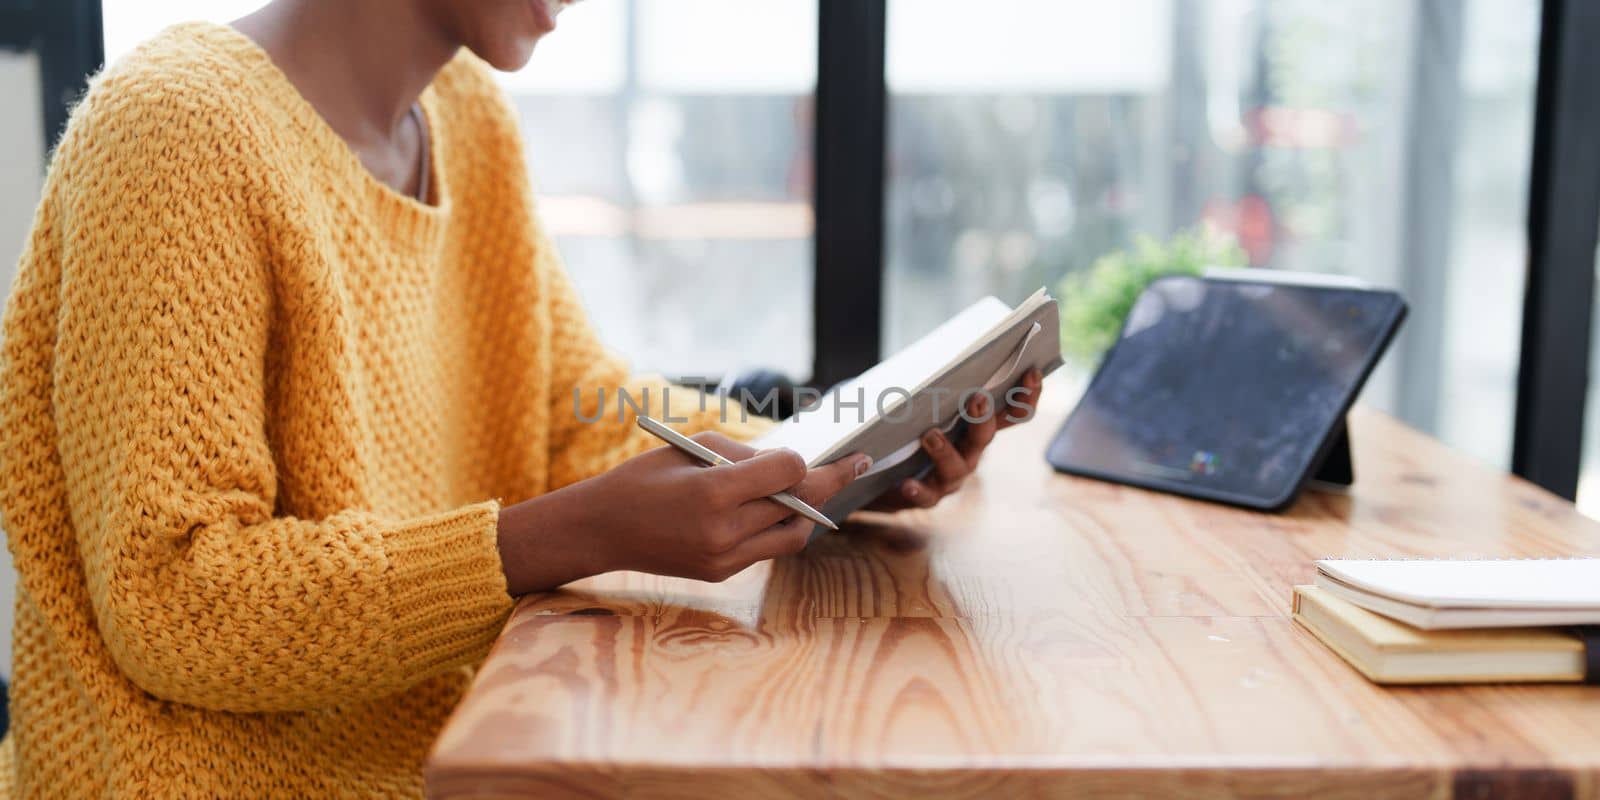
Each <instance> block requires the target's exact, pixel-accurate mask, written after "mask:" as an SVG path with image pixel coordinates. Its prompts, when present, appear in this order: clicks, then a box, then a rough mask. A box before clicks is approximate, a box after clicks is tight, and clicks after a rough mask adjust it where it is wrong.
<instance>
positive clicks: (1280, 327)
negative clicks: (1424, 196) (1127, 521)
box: [1048, 276, 1406, 510]
mask: <svg viewBox="0 0 1600 800" xmlns="http://www.w3.org/2000/svg"><path fill="white" fill-rule="evenodd" d="M1405 313H1406V305H1405V302H1404V301H1403V300H1401V299H1400V296H1399V295H1397V294H1395V293H1394V292H1390V291H1382V290H1374V289H1368V288H1361V287H1354V286H1318V285H1296V284H1291V283H1279V282H1275V281H1271V280H1260V279H1238V278H1228V279H1219V278H1212V277H1207V278H1195V277H1188V276H1183V277H1168V278H1162V279H1159V280H1156V281H1154V282H1152V283H1151V284H1150V285H1149V286H1148V287H1146V289H1145V290H1144V292H1143V293H1141V294H1140V295H1139V298H1138V299H1137V300H1136V301H1135V302H1134V305H1133V308H1132V310H1130V311H1129V312H1128V316H1127V319H1126V320H1125V321H1124V323H1123V328H1122V333H1121V336H1120V337H1119V338H1118V340H1117V343H1116V344H1115V345H1113V346H1112V348H1111V351H1110V352H1109V353H1107V354H1106V356H1105V359H1104V360H1103V361H1102V362H1101V364H1100V368H1099V370H1098V371H1096V373H1095V375H1094V378H1093V379H1092V380H1091V381H1090V383H1089V388H1088V389H1087V391H1086V392H1085V393H1084V396H1083V399H1082V400H1080V401H1079V403H1078V406H1077V408H1076V409H1074V410H1073V412H1072V414H1071V416H1069V417H1068V418H1067V421H1066V423H1065V424H1064V425H1063V426H1062V428H1061V431H1060V432H1059V433H1058V434H1056V438H1055V440H1054V441H1053V442H1052V443H1051V445H1050V450H1049V453H1048V457H1049V460H1050V463H1051V465H1053V466H1054V467H1055V468H1056V469H1058V470H1060V471H1062V472H1068V473H1072V474H1076V475H1084V476H1088V477H1093V478H1101V479H1104V480H1110V481H1116V482H1119V483H1125V484H1131V485H1134V486H1141V487H1145V488H1149V489H1157V490H1161V491H1167V492H1175V493H1177V494H1183V495H1188V496H1191V497H1198V498H1202V499H1207V500H1215V501H1219V502H1224V503H1230V504H1234V505H1239V506H1245V507H1249V508H1258V509H1266V510H1276V509H1279V508H1282V507H1283V506H1286V505H1288V504H1289V502H1290V501H1292V500H1293V499H1294V498H1295V496H1296V495H1298V494H1299V492H1300V490H1301V488H1302V487H1303V486H1304V485H1305V484H1306V482H1307V480H1308V479H1309V478H1310V477H1311V474H1312V472H1313V471H1314V470H1315V469H1316V468H1317V466H1318V465H1319V464H1320V463H1321V461H1322V460H1323V458H1324V457H1325V456H1326V455H1327V453H1328V451H1329V450H1330V449H1331V448H1333V446H1334V445H1335V443H1336V440H1337V439H1338V438H1339V437H1340V436H1342V434H1343V423H1344V415H1345V412H1346V411H1348V410H1349V408H1350V405H1351V403H1353V402H1354V401H1355V398H1356V395H1357V394H1358V393H1359V392H1360V390H1361V386H1362V384H1363V383H1365V382H1366V379H1367V376H1368V375H1369V374H1371V372H1372V369H1373V367H1374V366H1375V365H1376V364H1377V362H1378V359H1379V357H1380V356H1382V355H1383V352H1384V349H1385V348H1387V347H1388V344H1389V341H1390V340H1391V339H1392V338H1393V337H1394V334H1395V331H1396V330H1397V329H1398V328H1399V327H1400V322H1401V320H1402V319H1404V317H1405Z"/></svg>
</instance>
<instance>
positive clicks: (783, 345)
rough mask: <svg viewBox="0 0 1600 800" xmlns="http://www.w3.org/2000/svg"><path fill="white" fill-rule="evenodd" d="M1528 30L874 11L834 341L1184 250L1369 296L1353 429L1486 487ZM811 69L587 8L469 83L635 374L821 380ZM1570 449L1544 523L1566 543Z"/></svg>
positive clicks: (714, 25)
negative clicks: (498, 103) (1376, 308)
mask: <svg viewBox="0 0 1600 800" xmlns="http://www.w3.org/2000/svg"><path fill="white" fill-rule="evenodd" d="M61 1H62V3H63V5H64V6H71V7H74V8H76V9H78V10H79V14H80V16H84V15H88V14H97V15H98V17H97V19H96V21H97V22H98V23H99V25H100V26H101V31H102V32H103V48H104V50H103V56H104V58H106V59H108V60H115V59H116V58H118V57H119V56H120V55H122V54H124V53H126V52H127V51H128V50H129V49H130V48H131V47H133V46H134V45H135V44H136V43H137V42H138V41H139V40H141V39H143V38H146V37H148V36H150V35H153V34H154V33H156V32H158V31H159V30H160V29H161V28H163V27H165V26H166V25H169V24H171V23H174V22H178V21H182V20H186V19H209V20H213V21H219V22H222V21H227V20H230V19H234V18H236V17H239V16H241V15H243V14H246V13H248V12H250V11H251V10H253V9H255V8H256V7H258V6H259V5H261V4H262V3H261V2H259V0H204V1H201V0H185V1H183V2H159V1H157V0H104V2H85V0H61ZM4 2H9V3H11V4H13V5H15V4H17V3H18V2H19V0H0V3H4ZM27 5H28V3H27V2H22V6H27ZM821 5H826V3H825V2H824V3H822V4H821ZM866 5H868V6H872V5H874V3H867V4H866ZM1554 5H1560V3H1554ZM1551 6H1552V2H1551V0H1546V2H1544V3H1541V2H1539V0H1342V2H1338V3H1328V2H1325V1H1323V0H1120V2H1115V3H1110V2H1103V1H1101V0H985V1H984V2H982V3H973V2H970V0H967V1H965V2H958V1H957V0H887V3H886V6H883V8H884V11H883V22H882V35H881V44H880V45H879V46H881V48H882V50H881V52H882V59H883V75H882V78H883V81H884V85H885V87H886V92H887V95H886V101H885V103H884V104H883V106H882V112H883V114H884V121H885V125H886V134H885V140H884V143H883V147H882V151H883V153H882V154H883V158H882V166H883V170H884V175H883V182H882V204H883V213H882V220H881V228H880V229H879V230H880V231H881V236H882V247H881V264H879V263H878V262H876V261H874V262H871V267H872V268H875V269H878V270H881V285H882V301H881V303H878V304H877V306H878V307H877V308H875V309H868V310H867V312H866V314H865V318H864V319H863V320H859V321H853V322H852V323H851V324H857V322H859V324H864V325H868V326H871V327H873V328H875V333H876V335H877V337H878V342H877V347H878V349H880V350H881V351H883V352H885V353H887V352H891V351H893V350H894V349H896V348H898V347H901V346H903V345H905V344H907V343H909V342H910V341H912V340H914V339H915V338H916V337H918V336H920V335H921V334H923V333H925V332H927V331H928V330H930V329H931V328H933V327H934V326H935V325H936V324H938V323H939V322H941V321H943V320H944V319H946V318H947V317H948V316H950V315H951V314H952V313H954V312H955V311H957V310H959V309H961V308H963V307H965V306H966V305H968V304H970V303H972V302H973V301H975V300H977V299H979V298H981V297H983V296H984V295H989V294H993V295H996V296H998V297H1000V298H1001V299H1002V300H1005V301H1007V302H1016V301H1019V300H1021V299H1022V298H1024V297H1025V296H1026V295H1028V294H1030V293H1031V292H1032V291H1033V290H1034V289H1035V288H1037V287H1039V286H1041V285H1046V286H1055V285H1057V284H1058V282H1060V281H1061V280H1062V279H1063V278H1064V277H1066V276H1069V275H1071V274H1074V273H1077V272H1081V271H1083V270H1085V269H1087V268H1089V267H1090V265H1092V264H1093V263H1094V262H1095V261H1096V260H1097V259H1099V258H1101V257H1103V256H1105V255H1106V254H1108V253H1112V252H1114V251H1118V250H1122V249H1126V248H1129V247H1131V246H1133V245H1134V244H1135V243H1136V242H1137V241H1138V240H1139V239H1140V238H1141V237H1149V238H1151V239H1154V240H1156V241H1158V242H1159V241H1164V240H1167V239H1169V238H1170V237H1172V236H1174V235H1177V234H1179V233H1181V232H1184V231H1190V230H1194V229H1197V228H1204V229H1207V230H1209V231H1212V232H1213V233H1215V234H1216V235H1218V236H1221V237H1223V238H1225V239H1227V240H1229V241H1230V242H1232V243H1234V244H1236V245H1237V251H1236V252H1237V253H1238V256H1239V258H1240V259H1241V260H1243V261H1244V262H1245V263H1248V264H1249V265H1251V266H1255V267H1262V268H1270V269H1289V270H1309V271H1314V272H1327V273H1339V274H1346V275H1353V276H1358V277H1361V278H1364V279H1366V280H1368V281H1370V282H1372V283H1375V284H1378V285H1382V286H1387V287H1393V288H1396V289H1399V290H1400V291H1402V292H1403V293H1404V294H1405V296H1406V298H1407V300H1408V302H1409V303H1410V305H1411V317H1410V319H1409V321H1408V322H1407V324H1406V327H1405V329H1404V331H1403V334H1402V337H1401V339H1400V340H1399V341H1397V342H1396V344H1395V346H1394V347H1393V348H1392V349H1391V351H1390V353H1389V355H1388V356H1387V358H1386V359H1385V364H1384V366H1383V368H1382V370H1381V371H1380V373H1379V374H1378V375H1376V376H1375V377H1374V379H1373V381H1372V382H1371V383H1369V385H1368V388H1367V391H1366V393H1365V395H1364V397H1363V400H1364V401H1365V402H1367V403H1369V404H1371V405H1374V406H1377V407H1379V408H1382V409H1385V410H1388V411H1391V412H1392V413H1395V414H1397V415H1399V416H1400V417H1402V418H1403V419H1404V420H1406V421H1407V422H1409V423H1411V424H1413V425H1415V426H1417V427H1420V428H1422V429H1423V430H1426V431H1428V432H1430V433H1433V434H1435V435H1437V436H1438V437H1440V438H1442V439H1443V440H1444V441H1445V442H1447V443H1448V444H1450V445H1452V446H1454V447H1456V448H1458V449H1460V450H1463V451H1465V452H1467V453H1469V454H1471V455H1472V456H1475V457H1476V458H1478V459H1480V460H1482V461H1484V462H1486V463H1488V464H1491V465H1493V466H1496V467H1500V468H1505V467H1508V466H1510V465H1511V457H1512V452H1513V430H1514V419H1515V409H1516V404H1517V387H1518V369H1519V354H1520V352H1521V347H1522V342H1523V339H1522V327H1523V320H1522V313H1523V308H1524V288H1525V287H1524V283H1525V281H1526V279H1527V278H1526V276H1527V275H1528V263H1529V253H1528V241H1529V202H1530V200H1529V186H1530V165H1531V164H1532V154H1533V151H1534V131H1535V117H1536V113H1535V112H1536V102H1535V101H1536V93H1537V87H1538V85H1539V67H1540V52H1541V18H1542V14H1544V13H1547V9H1548V8H1549V7H1551ZM3 9H4V6H3V5H0V13H3ZM17 13H23V12H17ZM18 38H19V39H21V38H22V37H18ZM837 41H843V40H839V39H830V38H828V36H826V35H819V0H588V2H585V3H583V4H581V5H578V6H576V7H574V8H572V9H570V10H568V11H567V12H565V13H564V14H563V15H562V16H561V18H560V24H559V30H558V31H557V32H556V33H555V34H554V35H553V36H551V37H550V38H549V39H547V40H546V41H545V42H543V43H541V44H540V46H539V49H538V51H537V52H536V53H535V55H534V58H533V62H532V64H531V65H530V66H529V67H528V68H527V69H526V70H524V71H522V72H520V73H517V74H512V75H503V76H501V80H502V82H503V84H504V86H505V88H506V90H507V91H508V92H509V93H510V95H511V98H512V101H513V102H514V103H515V105H516V108H517V110H518V112H519V114H520V115H521V119H522V130H523V135H524V137H525V139H526V142H527V155H528V160H529V163H530V167H531V169H532V172H533V177H534V182H535V185H536V189H537V192H538V194H539V196H540V208H541V214H542V217H543V219H544V222H545V224H546V225H547V226H548V227H549V229H550V230H551V231H552V232H553V233H554V234H555V238H556V241H557V243H558V246H559V247H560V249H561V251H562V253H563V255H564V257H565V261H566V263H567V266H568V268H569V269H570V271H571V272H572V274H573V276H574V278H575V280H576V282H577V284H578V286H579V288H580V290H581V292H582V294H583V297H584V300H585V302H586V303H587V306H588V308H589V311H590V313H591V315H592V317H593V319H594V322H595V325H596V327H597V329H598V330H599V332H600V333H601V335H602V336H603V338H605V339H606V341H607V342H608V343H609V344H610V345H611V346H612V347H613V348H615V349H616V350H618V351H620V352H622V353H623V354H625V355H627V356H628V357H629V358H630V359H631V360H632V362H633V364H634V365H635V367H636V368H638V369H640V370H649V371H657V372H662V373H664V374H666V375H668V376H672V377H678V378H683V377H705V378H710V379H712V380H715V379H716V378H717V377H719V376H722V375H725V374H729V373H734V372H739V371H742V370H745V369H749V368H752V367H764V368H770V369H776V370H779V371H782V372H784V373H786V374H788V375H789V376H791V377H793V378H795V379H797V380H807V379H809V378H811V377H813V373H814V370H815V366H816V365H817V364H820V363H823V359H824V358H826V357H827V354H826V353H820V352H819V351H818V347H817V343H818V338H817V335H816V331H817V330H818V326H819V325H822V324H823V321H824V320H826V319H828V316H827V315H826V314H824V313H819V309H818V308H817V307H816V303H817V298H815V297H814V296H813V292H814V287H815V285H816V281H817V278H818V276H817V275H816V274H815V270H816V269H817V267H816V266H815V265H816V264H817V263H818V261H817V259H815V258H814V243H815V241H814V240H815V234H816V231H817V229H818V224H819V219H821V218H824V216H825V214H826V212H827V210H824V214H819V213H818V209H817V208H816V205H815V203H814V195H815V194H816V193H815V192H814V182H815V180H814V175H815V174H816V172H815V167H816V164H815V163H814V156H815V154H816V148H815V147H814V141H815V135H814V132H815V131H816V130H817V124H818V119H817V114H818V108H817V101H816V98H817V95H818V93H817V87H818V75H819V63H826V62H827V59H828V47H829V46H830V45H829V42H837ZM7 44H8V45H10V49H9V51H4V52H0V96H4V97H6V98H8V100H9V101H10V102H9V105H11V106H12V108H13V113H9V114H6V115H5V116H4V117H3V118H0V147H3V152H5V153H6V154H7V156H6V158H5V163H4V165H3V167H0V169H3V170H4V176H3V181H0V276H4V277H7V278H9V275H10V273H11V271H12V270H13V269H14V265H15V261H16V256H17V255H18V253H20V250H21V246H22V237H23V235H24V234H25V232H26V230H27V228H28V224H29V220H30V216H31V213H32V207H33V204H34V203H35V202H36V199H37V190H38V186H39V183H40V180H41V177H42V174H43V165H44V163H45V162H44V154H45V148H46V147H47V146H48V143H49V142H50V141H51V140H53V139H54V136H55V133H56V130H55V129H54V126H56V125H58V124H59V117H52V116H51V114H50V111H49V110H50V109H51V108H53V107H55V106H57V105H59V103H58V101H59V99H60V98H59V97H58V96H56V94H57V93H59V92H60V91H67V90H68V89H69V88H70V87H67V88H60V89H56V88H52V86H50V85H49V84H50V81H49V79H48V73H50V70H49V69H48V67H49V63H50V62H49V59H50V55H49V49H48V48H35V47H30V44H29V42H28V41H20V40H19V41H15V42H7ZM80 44H82V43H80ZM82 46H83V47H85V48H87V49H88V50H89V51H90V52H92V49H93V48H92V45H89V44H82ZM95 55H99V54H95ZM41 59H42V60H41ZM41 70H43V73H44V74H42V73H41ZM847 77H850V79H852V80H862V81H870V80H873V79H874V78H875V76H866V77H862V76H847ZM847 88H848V87H847ZM869 94H870V93H869ZM825 96H826V95H825ZM854 108H855V107H854V106H850V107H847V108H845V109H843V110H839V109H834V110H833V117H832V122H831V123H830V124H831V125H835V126H842V127H843V128H846V129H847V128H849V126H850V124H851V119H850V117H849V115H850V114H851V113H854ZM869 110H870V109H869ZM863 119H864V120H867V121H866V122H864V124H865V125H867V127H868V128H869V129H870V127H871V122H870V119H868V118H866V117H863ZM867 174H871V171H870V170H868V171H867ZM868 191H871V188H870V187H869V189H868ZM847 222H848V221H847ZM872 227H877V226H872ZM1591 247H1592V245H1591ZM1592 262H1593V259H1592V257H1591V258H1590V260H1589V263H1588V266H1587V267H1586V268H1587V269H1591V270H1592V268H1593V263H1592ZM825 268H832V267H825ZM841 268H843V267H841ZM848 268H849V269H858V268H859V266H858V265H857V264H856V263H854V262H852V263H851V265H849V267H848ZM846 278H847V279H848V276H846ZM869 278H870V276H869ZM6 283H7V285H9V279H8V280H7V281H6ZM830 302H831V300H830ZM1585 302H1587V300H1586V301H1585ZM1586 307H1587V306H1586ZM1584 335H1587V334H1586V333H1585V334H1584ZM869 338H870V337H869ZM1590 350H1591V349H1590V348H1584V349H1583V350H1582V351H1581V352H1584V353H1587V352H1590ZM1580 369H1587V365H1581V367H1580ZM1055 422H1056V421H1054V420H1050V421H1046V423H1045V424H1055ZM1596 427H1597V426H1596V425H1589V426H1588V430H1589V431H1590V432H1591V434H1590V435H1589V436H1588V437H1586V438H1587V440H1588V444H1589V445H1590V446H1587V447H1585V448H1584V452H1585V454H1586V457H1585V458H1584V461H1583V466H1584V469H1583V471H1582V472H1581V478H1580V479H1579V481H1578V486H1579V490H1578V492H1577V496H1578V500H1579V503H1580V505H1581V506H1582V507H1583V508H1584V509H1585V510H1586V511H1587V512H1589V513H1596V514H1600V458H1597V457H1596V456H1600V451H1597V449H1596V448H1595V447H1594V446H1593V443H1594V442H1595V441H1596V440H1597V437H1596V436H1595V435H1593V432H1594V431H1595V430H1596ZM3 641H4V642H5V645H4V646H9V638H7V639H5V640H3Z"/></svg>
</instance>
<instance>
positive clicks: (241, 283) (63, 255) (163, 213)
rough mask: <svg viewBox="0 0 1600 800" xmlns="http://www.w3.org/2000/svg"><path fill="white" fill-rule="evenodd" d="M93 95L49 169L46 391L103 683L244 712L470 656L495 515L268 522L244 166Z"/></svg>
mask: <svg viewBox="0 0 1600 800" xmlns="http://www.w3.org/2000/svg"><path fill="white" fill-rule="evenodd" d="M101 88H102V91H99V92H91V96H90V98H89V99H87V100H86V101H85V108H83V109H80V111H79V119H77V120H76V121H75V123H74V126H73V129H71V130H69V133H68V137H67V140H66V141H65V142H64V143H63V144H62V146H61V149H60V151H59V152H58V155H57V158H56V162H55V166H54V167H53V171H54V172H56V173H58V174H55V175H53V176H52V180H53V181H58V182H59V184H60V185H59V186H58V187H56V188H57V189H58V191H54V192H52V197H53V198H54V202H56V203H57V204H58V207H57V208H55V209H54V210H53V213H54V214H56V215H57V216H58V218H59V219H60V220H61V225H60V226H59V228H60V231H61V234H60V237H61V238H60V244H59V248H56V249H57V250H58V253H59V255H58V258H59V265H58V268H59V269H60V270H61V287H62V288H61V295H60V300H59V302H60V308H59V311H58V319H57V321H56V323H55V330H56V344H55V347H56V358H55V375H54V376H53V381H52V385H53V391H54V398H53V399H54V402H53V409H54V414H55V416H56V426H55V427H56V430H57V431H58V432H59V445H58V446H59V454H60V462H61V468H62V471H63V474H64V477H65V484H66V486H67V501H68V505H69V506H70V513H71V519H72V523H73V528H74V530H75V532H76V538H77V541H76V545H77V548H78V551H79V552H80V554H81V560H82V564H83V568H84V572H85V578H86V580H87V583H88V587H89V593H90V596H91V598H92V603H93V607H94V617H95V620H96V622H97V624H98V626H99V629H100V633H101V636H102V637H103V639H104V641H105V644H106V646H107V648H108V649H109V652H110V654H111V656H112V657H113V659H114V660H115V661H116V663H117V665H118V666H119V667H120V668H121V670H122V671H123V673H124V674H125V675H126V677H127V678H128V679H129V680H131V681H133V682H134V683H135V684H136V685H138V686H139V687H141V688H142V689H144V690H146V691H148V692H150V693H151V694H153V695H156V696H158V697H161V698H164V699H167V700H171V701H175V702H180V703H186V704H190V705H194V706H199V707H204V708H208V709H217V710H226V711H241V712H242V711H287V710H300V709H310V708H319V707H327V706H331V705H335V704H340V703H346V702H349V701H352V700H360V699H367V698H376V697H382V696H385V695H388V694H391V693H393V692H395V691H396V690H398V689H400V688H403V687H405V686H408V685H411V684H414V683H416V682H417V681H419V680H421V679H423V678H426V677H428V676H430V675H433V674H436V673H439V672H442V671H445V670H448V669H451V668H454V667H456V666H459V665H463V664H467V663H469V662H473V661H475V660H477V659H480V658H482V656H483V655H484V654H485V653H486V652H487V650H488V648H489V646H490V644H491V643H492V642H493V640H494V637H495V636H496V634H497V632H498V630H499V626H500V624H501V623H502V622H503V620H504V617H505V615H506V614H507V613H508V611H509V608H510V601H509V598H508V596H507V594H506V585H505V581H504V577H503V575H502V573H501V567H500V560H499V556H498V553H497V550H496V546H495V533H496V531H495V528H496V520H497V507H496V505H495V504H494V503H492V502H485V503H481V504H477V505H469V506H465V507H462V508H455V509H443V510H440V511H439V512H438V513H435V514H432V515H429V516H425V517H422V518H416V519H396V518H392V517H390V516H386V515H384V514H381V513H375V512H373V511H370V510H365V509H361V508H350V509H346V510H342V511H339V512H337V513H333V514H331V515H329V516H327V517H326V518H322V519H300V518H295V517H291V516H285V515H282V514H280V513H278V509H277V474H276V471H275V462H274V458H273V454H272V452H271V450H270V447H269V443H268V436H267V432H266V426H267V423H266V411H265V408H266V401H265V381H266V377H265V374H264V372H265V368H264V363H265V360H266V351H267V347H268V341H269V322H270V321H271V319H272V318H273V314H274V310H273V293H272V286H271V279H270V273H269V267H268V261H267V259H266V258H265V257H264V254H263V248H264V247H265V242H266V241H267V239H268V237H267V236H266V234H265V232H264V229H263V228H262V227H261V226H260V225H259V223H258V215H259V214H260V213H261V211H260V207H259V205H258V204H257V203H256V202H255V199H254V198H252V197H251V194H250V190H249V188H248V187H249V182H248V181H247V180H246V175H245V173H246V172H247V171H248V170H249V169H250V166H249V165H250V159H249V158H248V154H242V153H240V152H239V150H240V149H241V148H240V145H239V144H238V142H239V141H240V139H239V137H237V136H232V135H221V134H222V132H221V131H219V130H218V129H217V128H218V126H226V125H228V124H230V123H229V117H228V115H227V114H225V113H213V114H207V113H205V109H203V108H202V109H198V110H197V109H196V108H195V107H194V106H195V104H196V103H202V102H204V101H202V100H191V101H189V102H187V103H183V104H180V103H174V102H169V101H165V100H164V99H163V98H162V97H160V96H159V94H154V90H153V89H151V87H149V86H137V85H134V86H123V87H120V88H119V90H118V91H116V92H111V91H105V90H104V89H103V87H101ZM141 90H145V91H144V93H143V95H141ZM230 133H231V132H230ZM230 148H231V149H230ZM43 249H49V248H43Z"/></svg>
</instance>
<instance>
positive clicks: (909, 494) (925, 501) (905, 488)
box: [895, 478, 941, 508]
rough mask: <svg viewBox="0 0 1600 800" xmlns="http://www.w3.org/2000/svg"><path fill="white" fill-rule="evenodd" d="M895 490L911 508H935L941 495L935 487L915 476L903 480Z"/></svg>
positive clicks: (901, 499)
mask: <svg viewBox="0 0 1600 800" xmlns="http://www.w3.org/2000/svg"><path fill="white" fill-rule="evenodd" d="M895 491H896V492H897V493H898V494H899V495H900V501H901V502H903V503H905V504H906V506H907V507H910V508H933V505H934V504H935V503H937V502H939V498H940V496H941V495H940V494H939V493H938V492H936V491H934V490H933V487H931V486H929V485H928V484H926V483H923V482H922V481H919V480H916V479H914V478H913V479H909V480H905V481H901V482H900V486H899V487H897V488H896V489H895Z"/></svg>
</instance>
